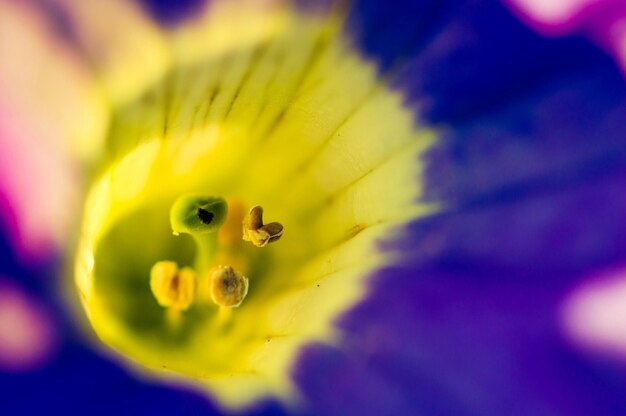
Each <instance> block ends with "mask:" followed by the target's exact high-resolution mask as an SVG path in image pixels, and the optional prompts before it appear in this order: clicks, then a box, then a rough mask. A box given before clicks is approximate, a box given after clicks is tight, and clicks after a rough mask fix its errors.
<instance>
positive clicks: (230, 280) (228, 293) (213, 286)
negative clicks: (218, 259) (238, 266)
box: [209, 266, 248, 308]
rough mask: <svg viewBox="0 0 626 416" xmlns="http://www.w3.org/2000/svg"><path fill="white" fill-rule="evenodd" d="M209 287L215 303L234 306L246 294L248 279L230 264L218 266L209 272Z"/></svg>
mask: <svg viewBox="0 0 626 416" xmlns="http://www.w3.org/2000/svg"><path fill="white" fill-rule="evenodd" d="M209 289H210V293H211V299H213V302H215V303H216V304H217V305H219V306H226V307H230V308H235V307H237V306H239V305H241V302H243V300H244V298H245V297H246V295H247V294H248V279H247V278H246V277H245V276H243V275H242V274H241V273H238V272H237V271H235V269H233V268H232V267H230V266H218V267H217V268H216V269H214V270H213V271H212V272H211V276H210V278H209Z"/></svg>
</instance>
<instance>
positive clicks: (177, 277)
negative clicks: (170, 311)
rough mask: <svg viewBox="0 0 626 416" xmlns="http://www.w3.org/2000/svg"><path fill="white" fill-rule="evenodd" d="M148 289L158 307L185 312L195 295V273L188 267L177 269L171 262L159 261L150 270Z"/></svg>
mask: <svg viewBox="0 0 626 416" xmlns="http://www.w3.org/2000/svg"><path fill="white" fill-rule="evenodd" d="M150 289H151V290H152V294H153V295H154V297H155V298H156V300H157V302H158V303H159V305H161V306H164V307H168V308H174V309H178V310H185V309H187V308H189V306H191V304H192V303H193V300H194V296H195V293H196V273H195V272H194V271H193V270H191V269H190V268H188V267H185V268H183V269H180V270H179V269H178V265H177V264H176V263H175V262H173V261H159V262H157V263H155V264H154V266H152V269H151V270H150Z"/></svg>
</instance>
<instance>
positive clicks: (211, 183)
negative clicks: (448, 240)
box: [76, 15, 433, 405]
mask: <svg viewBox="0 0 626 416" xmlns="http://www.w3.org/2000/svg"><path fill="white" fill-rule="evenodd" d="M278 20H279V21H280V22H281V24H280V26H279V29H277V30H276V31H275V32H274V35H272V36H270V37H269V38H268V37H266V38H263V39H262V40H260V41H259V42H258V43H257V44H254V45H252V46H249V47H242V48H237V49H235V50H229V51H227V53H226V52H225V53H222V54H217V53H216V54H213V55H211V56H210V58H207V60H206V62H202V63H197V62H196V63H194V64H193V65H189V64H184V65H183V64H181V65H176V66H174V67H173V68H172V70H171V73H170V75H168V77H167V78H166V79H164V80H162V82H161V83H159V84H158V85H156V86H154V88H153V89H150V90H148V91H146V92H145V93H144V95H143V96H141V97H139V98H138V99H137V100H136V102H132V103H130V104H128V105H127V106H125V107H123V108H120V109H118V112H117V114H116V116H115V118H114V120H113V124H112V127H111V131H110V133H109V139H108V143H109V151H110V159H111V163H110V164H109V165H107V166H106V167H105V169H103V172H102V174H101V175H100V176H99V179H98V180H97V181H96V182H95V183H94V184H93V186H92V187H91V189H90V193H89V198H88V200H87V203H86V207H85V218H84V224H83V230H82V235H81V239H80V242H79V247H78V256H77V261H76V283H77V287H78V289H79V293H80V296H81V300H82V304H83V306H84V308H85V310H86V312H87V315H88V317H89V321H90V323H91V325H92V326H93V328H94V330H95V332H96V333H97V334H98V336H99V337H100V338H101V339H102V340H103V341H104V343H106V344H107V345H109V346H110V347H112V348H114V349H115V350H116V351H118V352H119V353H120V354H121V355H122V356H123V357H128V358H130V359H131V362H135V363H139V364H140V366H139V367H141V368H144V367H147V368H150V369H152V370H151V371H157V372H158V374H160V375H162V376H164V377H167V376H168V375H170V376H175V377H177V378H180V377H183V378H184V380H186V381H187V382H189V383H191V384H193V385H198V386H200V387H201V388H203V389H205V390H207V389H208V390H210V391H211V392H213V393H215V394H216V395H217V397H218V398H219V399H220V400H221V401H222V402H224V403H226V404H231V405H242V404H245V403H246V402H248V401H250V400H252V399H254V398H256V397H258V396H259V395H266V394H275V395H278V396H281V397H292V393H293V391H294V386H293V385H292V384H291V381H290V378H289V373H290V370H289V369H290V366H291V365H293V363H294V362H295V360H296V359H297V356H298V352H299V351H300V349H301V347H302V346H304V345H306V344H307V343H310V342H328V343H333V342H335V341H336V340H337V339H338V336H339V335H338V333H337V331H336V329H335V328H334V326H333V321H334V320H336V318H337V317H338V315H339V314H341V313H342V312H345V311H346V310H347V309H349V308H350V307H351V306H352V305H354V303H355V302H357V301H358V300H359V299H360V298H361V297H362V295H363V293H364V292H365V284H364V282H365V279H366V278H367V277H368V276H371V275H372V273H374V272H375V271H376V270H377V269H379V268H380V267H383V266H384V265H386V264H389V263H390V262H392V261H394V260H395V255H394V253H393V252H391V251H383V250H381V249H380V242H381V241H383V240H388V239H390V238H392V237H393V236H394V235H395V234H396V233H397V231H398V229H399V226H401V225H403V224H405V223H406V222H407V221H410V220H412V219H414V218H416V217H418V216H420V215H426V214H428V213H430V212H431V211H432V210H433V207H431V206H428V205H424V204H419V203H418V200H419V196H420V182H419V176H420V173H421V164H420V162H419V160H420V155H421V154H422V152H423V151H424V150H425V149H426V148H427V147H428V146H429V144H430V143H431V141H432V134H431V133H429V132H425V131H416V130H415V129H414V126H413V115H412V113H411V112H410V111H408V110H406V109H404V108H403V106H402V97H400V96H398V94H396V93H394V92H392V91H390V90H389V89H388V88H387V86H386V85H385V84H384V83H382V82H381V81H380V80H378V79H377V76H376V71H375V68H374V67H373V66H372V65H370V64H368V63H367V62H365V61H364V60H363V59H361V58H360V57H359V56H358V55H357V54H355V53H353V52H352V51H351V50H350V48H349V47H348V46H347V44H346V42H344V41H343V40H341V37H340V36H339V35H338V28H339V25H338V24H337V22H336V21H335V20H336V19H335V20H334V19H330V21H324V20H322V19H321V18H307V19H305V18H302V17H298V16H294V15H289V16H288V17H287V18H285V16H282V17H280V19H278ZM261 207H263V208H261ZM264 215H265V217H267V218H264ZM172 232H173V233H174V235H173V234H172ZM177 234H178V235H177Z"/></svg>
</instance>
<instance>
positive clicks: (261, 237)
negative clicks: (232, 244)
mask: <svg viewBox="0 0 626 416" xmlns="http://www.w3.org/2000/svg"><path fill="white" fill-rule="evenodd" d="M282 235H283V226H282V224H280V223H278V222H271V223H269V224H263V208H261V207H260V206H258V205H257V206H255V207H252V209H250V212H248V215H246V216H245V218H244V220H243V239H244V240H245V241H250V242H251V243H252V244H254V245H255V246H257V247H264V246H266V245H267V244H268V243H273V242H274V241H277V240H278V239H279V238H280V237H282Z"/></svg>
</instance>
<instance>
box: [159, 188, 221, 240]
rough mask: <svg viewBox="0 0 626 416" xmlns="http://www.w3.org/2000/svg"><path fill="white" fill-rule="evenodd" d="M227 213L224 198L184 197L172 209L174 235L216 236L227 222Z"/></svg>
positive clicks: (171, 219) (171, 220)
mask: <svg viewBox="0 0 626 416" xmlns="http://www.w3.org/2000/svg"><path fill="white" fill-rule="evenodd" d="M227 212H228V205H227V204H226V201H225V200H224V199H223V198H218V197H212V196H202V195H184V196H181V197H180V198H178V199H177V200H176V202H174V205H172V208H171V209H170V224H171V226H172V231H173V232H174V235H178V234H181V233H184V234H191V235H201V234H215V233H217V230H219V228H220V227H221V226H222V224H224V221H226V215H227Z"/></svg>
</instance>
